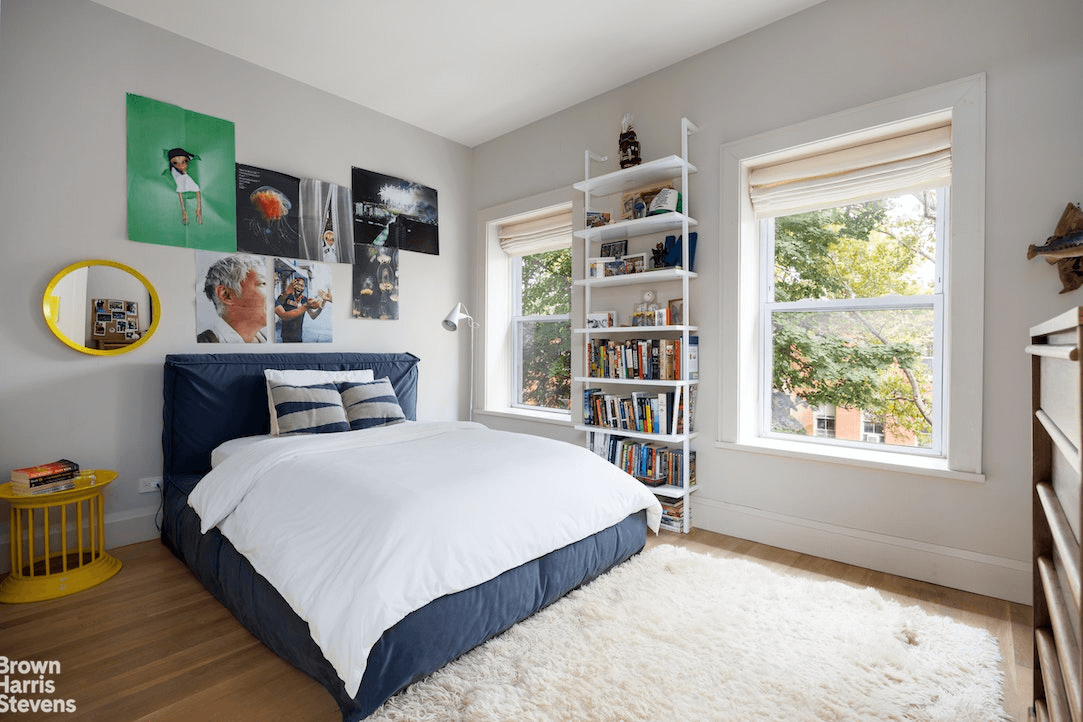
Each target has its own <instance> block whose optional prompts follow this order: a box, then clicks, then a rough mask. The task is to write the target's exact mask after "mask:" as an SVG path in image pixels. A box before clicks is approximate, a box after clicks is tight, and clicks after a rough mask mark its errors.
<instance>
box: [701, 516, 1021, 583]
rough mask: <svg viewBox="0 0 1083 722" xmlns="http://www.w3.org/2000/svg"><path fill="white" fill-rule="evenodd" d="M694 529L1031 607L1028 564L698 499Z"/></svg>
mask: <svg viewBox="0 0 1083 722" xmlns="http://www.w3.org/2000/svg"><path fill="white" fill-rule="evenodd" d="M694 501H695V505H694V510H695V511H694V515H693V517H692V522H693V524H694V526H696V527H698V528H701V529H706V530H708V531H713V532H718V533H719V534H727V535H729V536H734V537H738V538H740V539H747V540H748V541H754V542H758V543H760V544H769V545H771V546H776V547H780V548H783V549H791V550H793V551H798V552H802V553H804V554H811V555H813V556H818V557H823V558H825V559H831V560H833V561H838V562H843V563H845V564H853V565H855V566H860V567H865V568H866V569H873V570H875V571H881V572H887V573H889V574H895V575H898V576H901V577H906V578H908V579H917V580H920V581H923V582H929V583H931V584H939V585H941V586H945V587H950V588H952V589H961V590H963V591H967V592H973V593H975V594H981V595H984V596H988V597H995V598H997V599H1004V600H1007V601H1010V602H1018V603H1020V604H1028V605H1029V604H1030V603H1031V592H1032V587H1031V566H1030V564H1029V563H1028V562H1022V561H1018V560H1015V559H1006V558H1004V557H997V556H992V555H989V554H981V553H978V552H972V551H969V550H966V549H957V548H954V547H948V546H942V545H938V544H930V543H928V542H921V541H915V540H913V539H903V538H900V537H895V536H891V535H888V534H880V533H877V532H869V531H863V530H860V529H851V528H848V527H842V526H837V525H834V524H827V523H823V522H818V521H812V520H809V519H802V518H800V517H794V516H789V515H786V514H780V513H777V512H772V511H765V510H763V509H755V508H752V507H747V506H741V505H739V504H731V503H728V502H722V501H716V500H713V499H707V498H704V497H701V496H696V497H695V499H694Z"/></svg>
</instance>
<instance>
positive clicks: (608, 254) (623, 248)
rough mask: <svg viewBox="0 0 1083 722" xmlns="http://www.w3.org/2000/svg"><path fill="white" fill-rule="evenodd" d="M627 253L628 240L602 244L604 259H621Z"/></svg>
mask: <svg viewBox="0 0 1083 722" xmlns="http://www.w3.org/2000/svg"><path fill="white" fill-rule="evenodd" d="M627 252H628V239H627V238H625V239H624V240H623V241H609V242H608V243H603V244H602V256H604V257H605V258H623V257H624V254H625V253H627Z"/></svg>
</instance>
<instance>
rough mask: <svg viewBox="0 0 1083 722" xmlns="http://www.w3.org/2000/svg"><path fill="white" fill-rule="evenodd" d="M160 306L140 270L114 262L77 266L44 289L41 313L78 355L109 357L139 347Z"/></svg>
mask: <svg viewBox="0 0 1083 722" xmlns="http://www.w3.org/2000/svg"><path fill="white" fill-rule="evenodd" d="M160 309H161V306H160V305H159V302H158V293H157V292H156V291H155V290H154V286H152V285H151V284H150V281H148V280H147V279H146V277H145V276H143V274H141V273H140V272H139V271H137V270H135V269H134V268H131V267H130V266H125V265H124V264H123V263H117V262H116V261H100V260H99V261H80V262H79V263H73V264H71V265H70V266H68V267H67V268H65V269H63V270H61V271H60V272H59V273H57V274H56V275H55V276H53V280H51V281H49V285H48V286H46V287H45V296H44V297H43V298H42V303H41V310H42V313H43V314H44V315H45V323H47V324H48V325H49V328H50V329H51V330H52V332H53V333H54V334H55V335H56V337H57V338H58V339H60V340H61V341H63V342H64V343H65V344H66V345H68V346H70V347H72V348H73V349H75V350H76V351H82V352H83V353H89V354H94V355H97V356H113V355H116V354H120V353H124V352H126V351H131V350H132V349H134V348H137V347H139V346H140V345H142V344H143V343H144V342H145V341H146V340H147V339H148V338H150V337H151V335H152V334H153V333H154V331H155V329H157V328H158V320H159V314H160V313H161V310H160Z"/></svg>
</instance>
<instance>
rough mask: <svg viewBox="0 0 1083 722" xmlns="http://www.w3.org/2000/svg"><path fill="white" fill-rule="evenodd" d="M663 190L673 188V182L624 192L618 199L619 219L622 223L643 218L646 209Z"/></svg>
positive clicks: (664, 182) (654, 184) (653, 184)
mask: <svg viewBox="0 0 1083 722" xmlns="http://www.w3.org/2000/svg"><path fill="white" fill-rule="evenodd" d="M665 188H673V181H663V182H660V183H652V184H650V185H646V186H641V187H639V188H633V189H631V190H627V191H624V193H622V194H621V197H620V199H621V204H620V205H621V211H620V219H621V220H622V221H628V220H632V219H633V218H643V217H645V216H646V215H647V209H648V208H650V206H651V201H652V200H654V197H655V196H656V195H658V193H659V192H660V191H662V190H663V189H665Z"/></svg>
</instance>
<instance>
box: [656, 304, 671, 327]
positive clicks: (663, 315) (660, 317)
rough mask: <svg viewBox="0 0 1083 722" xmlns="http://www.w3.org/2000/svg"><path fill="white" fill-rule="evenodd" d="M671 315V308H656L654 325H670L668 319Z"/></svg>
mask: <svg viewBox="0 0 1083 722" xmlns="http://www.w3.org/2000/svg"><path fill="white" fill-rule="evenodd" d="M668 316H669V309H667V308H657V309H655V310H654V325H655V326H668V325H669V324H668V323H666V319H667V317H668Z"/></svg>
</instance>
